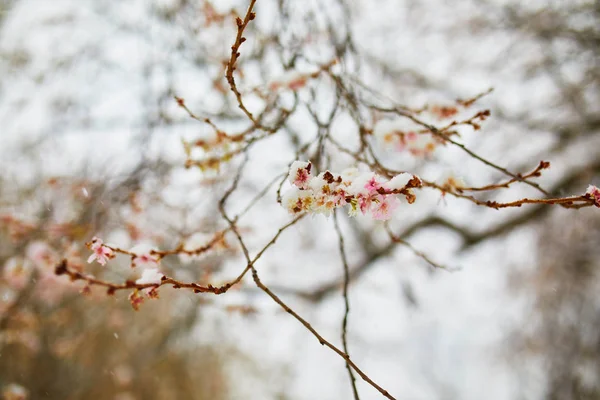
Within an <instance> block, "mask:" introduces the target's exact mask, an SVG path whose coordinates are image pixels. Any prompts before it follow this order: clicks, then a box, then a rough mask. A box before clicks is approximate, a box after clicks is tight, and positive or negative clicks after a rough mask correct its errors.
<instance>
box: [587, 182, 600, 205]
mask: <svg viewBox="0 0 600 400" xmlns="http://www.w3.org/2000/svg"><path fill="white" fill-rule="evenodd" d="M585 194H586V196H587V197H589V198H591V199H592V200H594V205H595V206H596V207H600V189H598V188H597V187H596V186H594V185H589V186H588V188H587V190H586V192H585Z"/></svg>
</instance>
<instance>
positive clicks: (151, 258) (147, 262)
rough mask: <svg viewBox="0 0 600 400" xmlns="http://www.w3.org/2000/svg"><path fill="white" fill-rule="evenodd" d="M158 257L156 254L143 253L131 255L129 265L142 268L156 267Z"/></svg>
mask: <svg viewBox="0 0 600 400" xmlns="http://www.w3.org/2000/svg"><path fill="white" fill-rule="evenodd" d="M158 263H159V259H158V257H157V256H155V255H153V254H150V253H144V254H140V255H138V256H135V257H133V260H131V267H132V268H135V267H144V268H158Z"/></svg>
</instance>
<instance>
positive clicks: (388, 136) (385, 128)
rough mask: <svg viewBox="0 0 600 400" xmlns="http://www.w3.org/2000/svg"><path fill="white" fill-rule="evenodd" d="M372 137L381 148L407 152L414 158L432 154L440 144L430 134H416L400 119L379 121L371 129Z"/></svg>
mask: <svg viewBox="0 0 600 400" xmlns="http://www.w3.org/2000/svg"><path fill="white" fill-rule="evenodd" d="M373 135H374V136H375V138H376V139H377V140H378V141H379V142H380V144H381V145H382V146H383V147H386V148H391V149H393V150H395V151H408V152H409V153H410V154H412V155H413V156H416V157H424V156H428V155H430V154H432V153H433V152H434V151H435V149H436V147H437V146H438V145H439V144H440V141H439V140H437V139H436V138H435V137H433V136H432V135H431V134H429V133H425V132H417V131H415V129H414V128H411V127H409V126H408V125H406V123H405V122H404V121H403V120H400V119H398V120H391V119H382V120H379V121H378V122H377V123H376V124H375V127H374V128H373Z"/></svg>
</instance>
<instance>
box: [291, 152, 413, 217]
mask: <svg viewBox="0 0 600 400" xmlns="http://www.w3.org/2000/svg"><path fill="white" fill-rule="evenodd" d="M288 180H289V182H290V183H291V184H292V185H293V187H292V188H291V189H290V190H288V191H287V192H286V193H284V195H283V198H282V205H283V206H284V207H285V208H286V209H287V210H288V211H289V212H290V213H292V214H298V213H302V212H312V213H317V214H324V215H326V216H329V215H331V213H332V212H333V210H334V209H336V208H339V207H343V206H346V205H349V206H350V209H349V211H348V214H349V215H351V216H356V215H357V214H358V213H359V212H361V213H362V214H364V215H366V214H370V215H371V216H372V217H373V218H374V219H377V220H387V219H390V218H391V216H392V212H393V211H394V210H395V209H396V208H397V207H398V205H399V204H400V200H399V199H398V196H397V195H399V194H401V195H404V196H405V197H406V200H408V202H409V203H412V202H414V200H415V196H414V194H413V193H412V192H411V189H412V188H417V187H420V186H421V180H420V179H419V178H417V177H416V176H414V175H411V174H408V173H402V174H400V175H397V176H395V177H394V178H392V179H391V180H389V181H387V182H383V178H382V177H380V176H379V175H377V174H375V173H372V172H365V173H363V172H359V171H358V170H357V169H356V168H350V169H347V170H345V171H343V172H342V173H341V174H334V173H332V172H330V171H325V172H323V173H321V174H319V175H318V176H313V174H312V164H311V163H310V162H303V161H295V162H294V163H293V164H292V165H291V167H290V172H289V175H288Z"/></svg>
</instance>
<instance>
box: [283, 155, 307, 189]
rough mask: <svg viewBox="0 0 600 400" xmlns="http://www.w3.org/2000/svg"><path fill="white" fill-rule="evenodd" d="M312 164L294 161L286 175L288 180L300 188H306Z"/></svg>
mask: <svg viewBox="0 0 600 400" xmlns="http://www.w3.org/2000/svg"><path fill="white" fill-rule="evenodd" d="M311 169H312V164H311V163H310V162H306V161H294V162H293V163H292V165H291V167H290V173H289V175H288V180H289V182H290V183H291V184H292V185H294V186H296V187H298V188H300V189H306V188H307V186H308V182H309V180H310V178H311V177H312V175H311Z"/></svg>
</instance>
